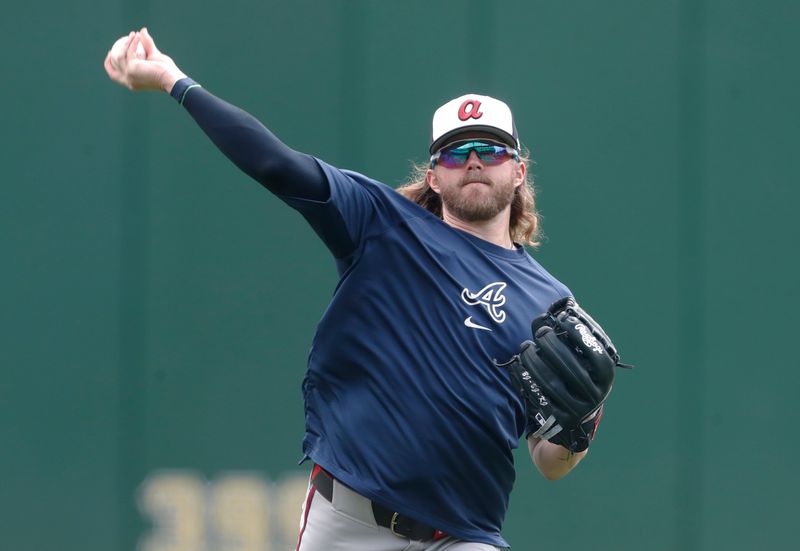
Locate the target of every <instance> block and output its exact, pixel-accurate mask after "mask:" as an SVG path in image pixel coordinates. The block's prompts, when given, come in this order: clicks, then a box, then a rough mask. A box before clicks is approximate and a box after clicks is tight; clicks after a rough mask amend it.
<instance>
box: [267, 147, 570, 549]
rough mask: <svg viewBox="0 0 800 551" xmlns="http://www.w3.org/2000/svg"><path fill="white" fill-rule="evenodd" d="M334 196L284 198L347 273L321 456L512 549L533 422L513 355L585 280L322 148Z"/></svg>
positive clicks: (466, 531)
mask: <svg viewBox="0 0 800 551" xmlns="http://www.w3.org/2000/svg"><path fill="white" fill-rule="evenodd" d="M318 162H319V164H320V166H321V167H322V169H323V171H324V172H325V175H326V177H327V179H328V183H329V185H330V199H329V200H328V201H325V202H320V201H312V200H307V199H298V198H292V197H286V196H283V197H282V199H283V200H284V201H286V203H288V204H289V205H291V206H292V207H294V208H296V209H297V210H299V211H300V212H301V213H302V214H303V215H304V216H305V217H306V219H307V220H308V221H309V223H310V224H311V225H312V226H313V228H314V230H315V231H316V232H317V233H318V234H319V235H320V237H321V238H322V239H323V240H324V241H325V243H326V244H327V246H328V247H329V248H330V249H331V251H332V252H333V253H334V255H335V256H337V251H348V254H347V256H344V257H339V258H337V266H338V269H339V273H340V276H341V279H340V281H339V284H338V286H337V287H336V291H335V293H334V295H333V299H332V301H331V303H330V305H329V306H328V308H327V310H326V311H325V313H324V315H323V317H322V320H321V321H320V323H319V326H318V328H317V332H316V335H315V337H314V342H313V346H312V349H311V352H310V355H309V363H308V371H307V373H306V376H305V379H304V382H303V394H304V400H305V415H306V433H305V438H304V441H303V451H304V453H305V455H306V457H310V458H311V459H312V460H313V461H314V462H316V463H318V464H319V465H321V466H322V467H323V468H325V469H326V470H328V471H329V472H330V473H331V474H332V475H333V476H335V477H336V478H337V479H339V480H340V481H342V482H343V483H344V484H346V485H348V486H350V487H351V488H353V489H354V490H356V491H357V492H359V493H361V494H363V495H364V496H366V497H368V498H370V499H372V500H374V501H376V502H378V503H381V504H382V505H385V506H386V507H389V508H391V509H393V510H396V511H398V512H400V513H402V514H405V515H408V516H411V517H414V518H416V519H417V520H419V521H422V522H425V523H427V524H428V525H430V526H434V527H436V528H437V529H440V530H442V531H444V532H446V533H448V534H450V535H452V536H455V537H458V538H462V539H466V540H472V541H479V542H485V543H489V544H493V545H497V546H501V547H505V546H507V545H508V544H507V543H506V542H505V541H504V540H503V538H502V536H501V535H500V529H501V526H502V524H503V520H504V517H505V513H506V509H507V505H508V498H509V494H510V492H511V488H512V486H513V483H514V477H515V472H514V465H513V456H512V450H513V449H514V448H516V447H517V445H518V443H519V440H520V438H521V437H522V435H523V434H524V431H525V426H524V422H525V415H524V409H523V406H522V403H521V401H520V400H519V399H518V398H517V397H516V396H515V394H514V392H513V390H512V387H511V383H510V379H509V374H508V371H507V370H505V369H501V368H498V367H496V366H495V360H497V361H500V362H502V361H506V360H507V359H508V358H509V357H511V356H512V355H513V354H515V353H516V352H517V351H518V350H519V345H520V343H522V342H523V341H524V340H528V339H530V338H531V334H530V323H531V320H532V319H533V318H534V317H535V316H537V315H538V314H540V313H542V312H544V311H545V310H546V309H547V307H548V306H549V305H550V304H551V303H552V302H554V301H555V300H557V299H559V298H562V297H565V296H568V295H570V292H569V290H568V289H567V288H566V287H565V286H564V285H563V284H561V283H560V282H559V281H557V280H556V279H555V278H553V277H552V276H551V275H550V274H549V273H547V271H545V270H544V269H543V268H542V267H541V266H540V265H539V264H538V263H537V262H536V261H535V260H534V259H533V258H531V256H530V255H529V254H528V253H527V252H526V251H525V249H523V248H521V247H520V248H517V249H516V250H508V249H504V248H502V247H498V246H496V245H494V244H492V243H489V242H487V241H484V240H482V239H480V238H478V237H475V236H473V235H470V234H468V233H465V232H463V231H460V230H457V229H455V228H452V227H450V226H449V225H447V224H445V223H444V222H443V221H442V220H441V219H439V218H438V217H436V216H434V215H432V214H431V213H429V212H428V211H426V210H425V209H424V208H422V207H420V206H418V205H416V204H415V203H413V202H412V201H409V200H408V199H406V198H404V197H402V196H401V195H400V194H399V193H397V192H396V191H394V190H393V189H391V188H389V187H388V186H385V185H383V184H381V183H379V182H376V181H374V180H371V179H369V178H367V177H365V176H363V175H361V174H358V173H355V172H351V171H344V170H339V169H337V168H335V167H332V166H330V165H327V164H325V163H324V162H321V161H318Z"/></svg>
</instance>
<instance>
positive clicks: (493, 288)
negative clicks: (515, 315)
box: [461, 281, 507, 331]
mask: <svg viewBox="0 0 800 551" xmlns="http://www.w3.org/2000/svg"><path fill="white" fill-rule="evenodd" d="M506 286H507V283H506V282H504V281H495V282H494V283H490V284H489V285H487V286H486V287H484V288H483V289H481V290H480V291H477V292H475V293H473V292H470V290H469V289H467V288H464V290H463V291H461V300H463V301H464V302H466V303H467V304H469V305H470V306H477V305H479V304H480V305H481V306H483V307H484V308H485V309H486V311H487V312H489V315H490V316H491V318H492V321H494V322H496V323H503V322H504V321H506V313H505V312H504V311H503V310H501V309H500V307H501V306H503V305H504V304H505V303H506V297H505V296H503V289H505V288H506ZM464 325H466V326H467V327H472V328H473V329H483V330H484V331H491V329H489V328H488V327H484V326H483V325H479V324H477V323H475V322H474V321H472V316H469V317H467V319H465V320H464Z"/></svg>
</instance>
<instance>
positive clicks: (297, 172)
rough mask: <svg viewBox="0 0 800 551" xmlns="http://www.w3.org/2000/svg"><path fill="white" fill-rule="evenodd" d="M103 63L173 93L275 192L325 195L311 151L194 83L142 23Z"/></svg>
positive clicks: (131, 82) (112, 72)
mask: <svg viewBox="0 0 800 551" xmlns="http://www.w3.org/2000/svg"><path fill="white" fill-rule="evenodd" d="M103 65H104V67H105V70H106V72H107V73H108V76H109V77H110V78H111V80H113V81H114V82H117V83H118V84H120V85H122V86H125V87H126V88H128V89H130V90H135V91H139V90H154V91H164V92H167V93H170V94H172V95H173V97H175V99H176V100H178V101H180V103H181V104H182V105H183V106H184V107H185V108H186V109H187V111H189V114H190V115H191V116H192V117H193V118H194V120H195V121H196V122H197V124H198V126H200V128H201V129H202V130H203V131H204V132H205V133H206V134H207V135H208V137H209V138H210V139H211V141H212V142H214V144H215V145H216V146H217V147H218V148H219V149H220V151H222V152H223V153H224V154H225V155H226V156H227V157H228V158H229V159H230V160H231V161H233V163H234V164H236V166H237V167H239V168H240V169H241V170H242V171H243V172H245V173H246V174H248V175H249V176H251V177H252V178H253V179H255V180H256V181H258V182H259V183H260V184H262V185H263V186H264V187H266V188H267V189H269V190H270V191H272V192H273V193H276V194H278V195H285V196H292V197H299V198H302V199H311V200H315V201H325V200H327V199H328V196H329V194H330V191H329V188H328V183H327V180H326V178H325V176H324V174H323V172H322V169H321V168H320V167H319V165H318V164H317V163H316V161H314V159H313V158H312V157H310V156H309V155H306V154H303V153H300V152H297V151H295V150H293V149H291V148H290V147H288V146H287V145H286V144H284V143H283V142H282V141H280V140H279V139H278V138H277V137H276V136H275V135H274V134H273V133H272V132H270V131H269V130H268V129H267V128H266V127H265V126H264V125H263V124H261V123H260V122H259V121H258V120H257V119H256V118H255V117H253V116H252V115H250V114H248V113H247V112H245V111H243V110H242V109H239V108H238V107H234V106H233V105H231V104H229V103H227V102H225V101H223V100H221V99H219V98H217V97H216V96H214V95H213V94H211V93H210V92H208V91H206V90H203V89H202V88H200V87H199V86H192V85H193V84H195V83H194V81H192V80H190V79H188V77H187V76H186V74H185V73H184V72H183V71H181V70H180V69H179V68H178V66H177V65H176V64H175V62H174V61H173V60H172V58H171V57H169V56H167V55H165V54H163V53H162V52H161V51H159V50H158V48H157V47H156V44H155V41H154V40H153V38H152V37H151V36H150V33H149V32H148V31H147V29H146V28H142V30H140V31H138V32H131V33H130V34H129V35H128V36H126V37H122V38H120V39H119V40H118V41H117V42H116V43H115V44H114V46H113V47H112V48H111V50H109V52H108V54H107V55H106V58H105V61H104V63H103Z"/></svg>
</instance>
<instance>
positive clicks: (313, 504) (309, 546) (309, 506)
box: [296, 481, 500, 551]
mask: <svg viewBox="0 0 800 551" xmlns="http://www.w3.org/2000/svg"><path fill="white" fill-rule="evenodd" d="M445 550H447V551H500V548H498V547H494V546H492V545H488V544H486V543H475V542H468V541H461V540H458V539H455V538H450V537H446V538H443V539H440V540H437V541H413V540H410V539H406V538H402V537H399V536H396V535H395V534H393V533H392V532H391V530H389V529H388V528H385V527H383V526H378V524H377V523H376V522H375V517H374V515H373V513H372V504H371V502H370V500H369V499H367V498H366V497H364V496H362V495H360V494H357V493H356V492H354V491H353V490H351V489H350V488H348V487H347V486H345V485H344V484H341V483H339V482H338V481H334V483H333V500H332V501H328V500H327V499H325V498H324V497H323V496H322V495H320V494H319V492H315V491H314V490H313V488H312V487H311V484H310V483H309V490H308V493H307V494H306V499H305V500H304V501H303V512H302V514H301V516H300V535H299V537H298V541H297V549H296V551H445Z"/></svg>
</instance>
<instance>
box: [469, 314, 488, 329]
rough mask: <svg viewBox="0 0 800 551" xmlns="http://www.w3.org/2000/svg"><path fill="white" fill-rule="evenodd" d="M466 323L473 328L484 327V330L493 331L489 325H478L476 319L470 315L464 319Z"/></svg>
mask: <svg viewBox="0 0 800 551" xmlns="http://www.w3.org/2000/svg"><path fill="white" fill-rule="evenodd" d="M464 325H466V326H467V327H472V328H473V329H483V330H484V331H491V329H489V328H488V327H484V326H483V325H478V324H477V323H475V322H474V321H472V316H470V317H468V318H467V319H465V320H464Z"/></svg>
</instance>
